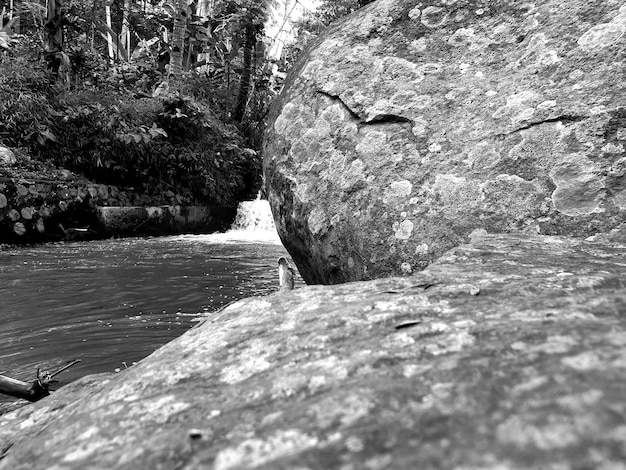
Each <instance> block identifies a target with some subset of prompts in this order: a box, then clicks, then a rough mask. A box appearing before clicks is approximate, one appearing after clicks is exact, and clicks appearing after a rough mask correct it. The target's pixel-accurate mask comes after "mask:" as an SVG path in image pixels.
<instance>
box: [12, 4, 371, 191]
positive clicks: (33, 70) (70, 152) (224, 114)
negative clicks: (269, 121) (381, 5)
mask: <svg viewBox="0 0 626 470" xmlns="http://www.w3.org/2000/svg"><path fill="white" fill-rule="evenodd" d="M369 1H371V0H339V1H330V0H327V1H324V2H322V5H321V8H320V10H319V15H318V16H317V18H316V19H315V18H313V17H309V18H308V19H307V20H305V21H304V22H303V23H302V27H301V31H305V30H306V29H307V28H308V30H309V36H310V35H311V34H318V33H319V31H320V28H321V25H324V24H327V23H329V22H330V21H332V20H333V19H335V18H337V17H339V16H342V15H344V14H347V13H349V12H350V11H352V10H353V9H355V8H357V7H360V6H361V5H363V4H366V3H369ZM275 3H276V0H110V1H107V2H104V4H102V3H101V2H98V1H96V0H47V1H46V2H39V1H28V2H27V1H21V2H9V1H8V0H0V13H2V14H0V144H3V145H7V146H9V147H12V148H15V149H21V151H22V153H23V152H24V151H27V152H28V153H29V154H30V155H31V156H32V157H34V158H37V159H40V160H47V161H50V162H52V163H54V164H56V165H57V166H60V167H64V168H68V169H70V170H73V171H75V172H79V173H81V174H84V175H85V176H87V177H89V178H91V179H94V180H96V181H98V182H102V183H107V184H114V185H120V186H130V187H135V188H137V190H140V191H143V192H147V193H149V194H153V195H156V194H159V193H166V192H167V193H176V194H179V195H182V196H183V197H184V200H185V201H187V202H200V203H222V202H224V201H226V200H233V198H240V197H242V196H243V195H244V194H246V193H248V194H247V195H250V194H252V193H254V192H255V191H256V190H258V186H259V184H260V159H261V157H260V147H261V131H262V128H263V119H264V117H265V115H266V113H267V110H268V107H269V104H270V100H271V98H272V97H273V96H274V95H275V94H276V92H277V91H278V86H279V83H280V80H276V77H275V76H274V75H273V72H274V73H275V72H276V70H275V68H274V66H273V62H271V61H270V60H269V58H268V57H266V50H265V49H266V44H265V43H264V41H263V31H264V24H265V21H266V19H267V15H268V11H269V10H270V9H271V8H272V7H273V6H274V4H275ZM16 5H19V9H16V8H17V7H16ZM11 6H12V7H13V10H10V8H9V7H11ZM307 25H308V26H307ZM311 25H314V26H311ZM15 33H19V34H15ZM301 42H302V41H301ZM274 63H275V61H274ZM281 72H285V70H284V69H283V70H281Z"/></svg>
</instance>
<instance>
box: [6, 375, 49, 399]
mask: <svg viewBox="0 0 626 470" xmlns="http://www.w3.org/2000/svg"><path fill="white" fill-rule="evenodd" d="M0 393H3V394H5V395H9V396H12V397H15V398H23V399H24V400H28V401H37V400H41V399H42V398H43V397H46V396H48V395H50V391H49V390H48V384H45V383H43V382H42V381H41V380H39V379H37V380H34V381H33V382H30V383H29V382H22V381H21V380H17V379H12V378H11V377H6V376H4V375H0Z"/></svg>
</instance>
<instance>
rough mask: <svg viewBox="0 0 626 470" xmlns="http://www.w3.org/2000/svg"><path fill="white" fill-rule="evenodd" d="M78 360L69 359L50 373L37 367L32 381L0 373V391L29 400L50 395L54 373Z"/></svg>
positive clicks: (67, 367) (76, 362)
mask: <svg viewBox="0 0 626 470" xmlns="http://www.w3.org/2000/svg"><path fill="white" fill-rule="evenodd" d="M79 362H80V359H76V360H73V361H69V362H68V363H67V364H65V365H64V366H63V367H61V368H60V369H59V370H57V371H56V372H53V373H52V374H50V373H49V372H48V371H45V370H44V371H41V370H39V369H37V379H35V380H33V381H32V382H23V381H21V380H17V379H13V378H11V377H7V376H5V375H0V393H2V394H4V395H9V396H12V397H15V398H23V399H24V400H28V401H31V402H35V401H38V400H41V399H42V398H43V397H47V396H48V395H50V388H49V387H50V383H51V382H52V378H53V377H54V376H55V375H58V374H60V373H61V372H63V371H64V370H66V369H69V368H70V367H72V366H73V365H76V364H78V363H79Z"/></svg>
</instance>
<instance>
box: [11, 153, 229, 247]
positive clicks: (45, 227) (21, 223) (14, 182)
mask: <svg viewBox="0 0 626 470" xmlns="http://www.w3.org/2000/svg"><path fill="white" fill-rule="evenodd" d="M4 149H5V150H8V149H6V148H4ZM235 215H236V204H233V205H231V206H198V205H197V204H194V203H193V201H191V200H190V199H189V198H186V197H185V196H182V195H180V194H175V193H173V192H171V191H164V192H162V193H159V194H143V193H140V192H138V191H136V190H135V188H132V187H118V186H113V185H108V184H98V183H96V182H94V181H91V180H89V179H87V178H85V177H82V176H80V175H77V174H74V173H72V172H71V171H69V170H66V169H62V168H56V167H54V166H53V165H51V164H48V163H45V162H40V161H36V160H32V159H29V158H28V157H25V156H18V157H15V156H14V158H13V159H8V160H6V161H5V162H4V163H0V243H5V244H20V243H38V242H47V241H58V240H75V239H97V238H105V237H110V236H140V235H164V234H175V233H211V232H215V231H223V230H226V229H228V228H229V227H230V225H231V223H232V221H233V220H234V218H235Z"/></svg>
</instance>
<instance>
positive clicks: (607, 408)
mask: <svg viewBox="0 0 626 470" xmlns="http://www.w3.org/2000/svg"><path fill="white" fill-rule="evenodd" d="M624 266H626V246H625V245H617V244H611V243H600V242H594V243H591V242H584V241H580V240H576V239H567V238H562V237H546V236H525V235H518V236H515V235H496V236H489V235H476V236H475V237H474V238H473V241H472V243H471V244H468V245H463V246H460V247H457V248H455V249H454V250H452V251H450V252H448V253H447V254H446V255H445V256H444V257H443V258H441V259H440V260H438V261H436V262H435V263H433V264H432V265H431V266H429V267H428V268H427V269H426V270H425V271H423V272H420V273H417V274H414V275H413V276H410V277H404V278H388V279H378V280H374V281H367V282H356V283H348V284H342V285H339V286H310V287H305V288H303V289H297V290H294V291H290V292H286V293H278V294H272V295H270V296H266V297H255V298H250V299H245V300H243V301H240V302H237V303H236V304H233V305H231V306H229V307H227V308H226V309H224V310H223V311H222V312H220V313H218V314H216V315H215V316H214V317H213V318H211V319H209V320H207V321H206V322H205V323H204V324H202V325H201V326H200V327H198V328H194V329H192V330H191V331H189V332H188V333H186V334H185V335H183V336H182V337H180V338H178V339H176V340H174V341H173V342H171V343H169V344H168V345H166V346H164V347H163V348H161V349H159V350H158V351H156V352H155V353H154V354H152V355H151V356H150V357H148V358H146V359H145V360H143V361H141V362H140V363H139V364H137V365H136V366H133V367H131V368H129V369H128V370H125V371H123V372H121V373H120V374H117V375H114V376H111V375H108V376H97V377H92V378H87V379H84V380H82V381H81V382H78V383H75V384H72V385H70V386H68V387H64V388H62V389H61V390H59V391H58V392H56V393H55V394H54V395H53V396H51V397H47V398H45V399H43V400H41V401H40V402H38V403H36V404H34V405H30V406H27V407H24V408H22V409H20V410H17V411H14V412H11V413H9V414H6V415H3V416H0V469H2V470H9V469H10V470H38V469H64V470H70V469H77V470H78V469H79V470H85V469H132V470H142V469H149V470H154V469H174V468H177V469H215V470H228V469H251V468H257V469H296V468H298V469H310V470H314V469H320V470H329V469H343V470H348V469H354V470H356V469H388V470H391V469H398V470H405V469H456V470H461V469H471V468H474V469H490V470H496V469H515V470H531V469H554V470H556V469H559V470H573V469H605V470H609V469H612V470H622V469H623V468H624V462H626V425H625V422H624V416H625V415H626V401H625V400H624V397H625V390H626V313H625V312H626V270H625V269H624ZM81 387H84V390H83V392H82V393H81V392H80V388H81ZM3 457H4V458H3Z"/></svg>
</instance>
